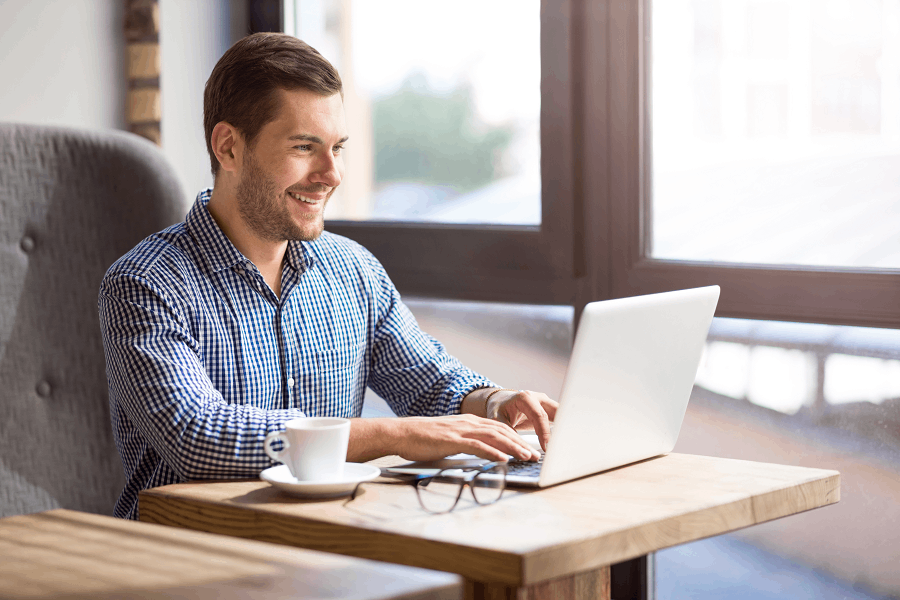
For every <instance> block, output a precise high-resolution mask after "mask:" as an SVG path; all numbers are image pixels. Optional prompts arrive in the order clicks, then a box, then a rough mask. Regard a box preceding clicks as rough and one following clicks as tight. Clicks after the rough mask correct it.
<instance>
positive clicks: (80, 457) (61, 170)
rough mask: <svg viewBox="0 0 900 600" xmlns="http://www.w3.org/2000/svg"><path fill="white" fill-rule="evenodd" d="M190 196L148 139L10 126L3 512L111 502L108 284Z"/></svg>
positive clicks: (0, 370)
mask: <svg viewBox="0 0 900 600" xmlns="http://www.w3.org/2000/svg"><path fill="white" fill-rule="evenodd" d="M182 202H183V195H182V191H181V189H180V186H179V184H178V181H177V179H176V178H175V175H174V173H173V172H172V169H171V167H170V166H169V164H168V163H167V162H166V160H165V159H164V157H163V155H162V153H161V152H160V151H159V150H158V149H157V148H156V147H155V146H153V145H152V144H151V143H149V142H147V141H145V140H143V139H141V138H138V137H137V136H134V135H131V134H128V133H122V132H115V131H105V132H87V131H78V130H72V129H63V128H49V127H38V126H28V125H16V124H7V123H0V517H3V516H7V515H12V514H20V513H28V512H35V511H40V510H45V509H50V508H56V507H63V508H71V509H77V510H83V511H88V512H96V513H104V514H110V513H111V512H112V509H113V505H114V504H115V501H116V498H117V497H118V494H119V493H120V492H121V489H122V486H123V485H124V475H123V472H122V463H121V461H120V460H119V457H118V453H117V452H116V448H115V444H114V443H113V438H112V431H111V428H110V419H109V402H108V393H107V384H106V367H105V362H104V357H103V346H102V343H101V340H100V327H99V322H98V317H97V291H98V288H99V285H100V280H101V278H102V277H103V274H104V273H105V272H106V269H107V268H108V267H109V266H110V265H111V264H112V263H113V261H115V260H116V259H117V258H118V257H119V256H121V255H122V254H124V253H125V252H126V251H128V250H129V249H130V248H131V247H133V246H134V245H135V244H136V243H137V242H139V241H140V240H141V239H143V238H144V237H146V236H148V235H150V234H151V233H154V232H156V231H159V230H160V229H163V228H165V227H167V226H169V225H171V224H173V223H175V222H177V221H179V220H181V219H182V218H183V211H184V208H183V205H182Z"/></svg>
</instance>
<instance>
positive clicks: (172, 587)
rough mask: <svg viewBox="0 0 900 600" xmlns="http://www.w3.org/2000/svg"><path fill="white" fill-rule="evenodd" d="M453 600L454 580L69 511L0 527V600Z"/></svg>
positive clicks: (457, 592) (456, 593) (458, 590)
mask: <svg viewBox="0 0 900 600" xmlns="http://www.w3.org/2000/svg"><path fill="white" fill-rule="evenodd" d="M51 596H52V597H53V598H192V599H195V600H223V599H226V598H244V599H251V598H252V599H255V600H266V599H275V598H278V599H282V598H318V599H323V598H356V599H363V598H368V599H372V600H375V599H386V598H403V599H404V600H408V599H413V598H418V599H423V600H424V599H434V600H437V599H450V598H460V597H461V596H462V580H461V579H460V578H459V577H458V576H455V575H450V574H448V573H438V572H435V571H425V570H424V569H414V568H410V567H401V566H398V565H385V564H383V563H375V562H372V561H367V560H360V559H355V558H348V557H345V556H336V555H334V554H324V553H322V552H314V551H311V550H298V549H296V548H289V547H287V546H280V545H275V544H266V543H262V542H254V541H249V540H239V539H236V538H233V537H225V536H218V535H210V534H207V533H198V532H194V531H186V530H184V529H173V528H171V527H161V526H159V525H150V524H147V523H137V522H134V521H123V520H121V519H114V518H112V517H104V516H100V515H92V514H88V513H81V512H75V511H69V510H52V511H48V512H43V513H36V514H30V515H20V516H15V517H7V518H4V519H0V598H46V597H51Z"/></svg>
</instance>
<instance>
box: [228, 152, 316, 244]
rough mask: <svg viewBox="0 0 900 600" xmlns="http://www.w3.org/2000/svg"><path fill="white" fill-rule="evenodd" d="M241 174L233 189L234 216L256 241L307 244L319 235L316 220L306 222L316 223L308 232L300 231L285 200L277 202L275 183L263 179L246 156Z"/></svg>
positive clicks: (253, 163) (259, 171)
mask: <svg viewBox="0 0 900 600" xmlns="http://www.w3.org/2000/svg"><path fill="white" fill-rule="evenodd" d="M243 167H244V173H243V177H241V181H240V182H239V183H238V186H237V191H236V195H237V207H238V213H239V214H240V215H241V217H242V218H243V220H244V223H246V224H247V227H249V228H250V230H251V231H253V233H255V234H256V235H257V236H258V237H259V238H260V239H263V240H266V241H268V242H283V241H285V240H287V241H295V240H296V241H304V242H311V241H313V240H314V239H316V238H318V237H319V236H320V235H322V230H323V228H324V224H323V223H322V221H321V219H320V217H319V216H315V217H314V218H313V219H311V220H310V222H311V223H315V222H316V221H318V223H316V227H315V228H314V229H313V230H312V231H304V230H303V229H301V228H300V227H299V226H298V225H297V223H295V222H294V219H293V218H292V217H291V214H290V212H288V207H287V199H281V201H279V194H278V192H277V189H276V187H275V182H274V181H272V180H271V179H268V178H267V177H266V174H265V173H264V172H263V170H262V169H261V168H260V166H259V163H257V162H256V160H255V159H254V158H253V154H252V153H250V152H248V153H247V154H245V155H244V161H243Z"/></svg>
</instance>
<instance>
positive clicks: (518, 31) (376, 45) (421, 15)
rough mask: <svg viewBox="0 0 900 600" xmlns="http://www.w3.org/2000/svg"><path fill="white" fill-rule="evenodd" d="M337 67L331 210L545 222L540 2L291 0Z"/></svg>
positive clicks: (350, 214) (300, 29) (289, 20)
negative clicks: (337, 176)
mask: <svg viewBox="0 0 900 600" xmlns="http://www.w3.org/2000/svg"><path fill="white" fill-rule="evenodd" d="M285 9H286V10H285V21H286V24H285V29H286V31H287V32H288V33H290V34H293V35H296V36H297V37H299V38H301V39H303V40H304V41H306V42H308V43H309V44H311V45H312V46H313V47H315V48H316V49H318V50H319V51H320V52H321V53H322V54H323V55H324V56H325V57H326V58H328V59H329V60H330V61H331V62H332V63H333V64H334V65H335V66H336V67H337V68H338V70H339V71H340V73H341V77H342V79H343V82H344V107H345V110H346V114H347V126H348V129H349V135H350V141H349V143H348V144H347V150H346V152H345V166H346V175H345V178H344V183H343V184H342V185H341V187H340V188H339V189H338V191H337V192H335V195H334V196H333V197H332V199H331V201H330V202H329V205H328V208H327V209H326V213H325V216H326V218H330V219H351V220H390V221H417V222H432V223H483V224H513V225H539V224H540V222H541V174H540V129H539V125H540V104H541V103H540V1H539V0H494V1H492V2H480V1H477V0H454V1H453V2H421V1H419V0H379V1H378V2H359V1H351V0H286V2H285Z"/></svg>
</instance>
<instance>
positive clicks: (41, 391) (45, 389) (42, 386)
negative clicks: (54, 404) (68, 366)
mask: <svg viewBox="0 0 900 600" xmlns="http://www.w3.org/2000/svg"><path fill="white" fill-rule="evenodd" d="M34 389H35V391H36V392H37V395H38V396H40V397H41V398H49V397H50V394H52V393H53V388H52V387H50V382H49V381H47V380H46V379H42V380H41V381H40V382H39V383H38V384H37V386H36V387H35V388H34Z"/></svg>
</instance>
